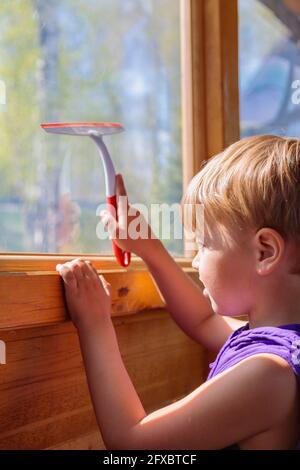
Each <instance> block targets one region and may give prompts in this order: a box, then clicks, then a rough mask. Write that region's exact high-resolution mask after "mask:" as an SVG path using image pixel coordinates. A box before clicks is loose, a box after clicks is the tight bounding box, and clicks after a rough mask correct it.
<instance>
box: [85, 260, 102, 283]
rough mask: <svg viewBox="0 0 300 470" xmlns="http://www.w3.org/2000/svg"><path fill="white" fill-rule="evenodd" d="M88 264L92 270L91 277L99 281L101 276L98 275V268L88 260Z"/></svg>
mask: <svg viewBox="0 0 300 470" xmlns="http://www.w3.org/2000/svg"><path fill="white" fill-rule="evenodd" d="M86 264H87V266H88V269H89V270H90V275H91V276H92V277H93V279H95V280H97V281H99V275H98V273H97V270H96V268H95V267H94V266H93V264H92V263H91V261H89V260H87V261H86Z"/></svg>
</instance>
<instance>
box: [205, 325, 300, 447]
mask: <svg viewBox="0 0 300 470" xmlns="http://www.w3.org/2000/svg"><path fill="white" fill-rule="evenodd" d="M260 353H272V354H277V355H278V356H280V357H282V358H283V359H285V360H286V361H287V362H288V363H289V364H290V366H291V367H292V369H293V371H294V373H295V375H296V377H297V381H298V385H299V387H300V324H298V323H294V324H289V325H281V326H276V327H274V326H262V327H258V328H251V329H249V323H247V324H246V325H245V326H242V327H241V328H238V329H237V330H235V331H234V332H233V333H232V334H231V335H230V336H229V338H228V340H227V341H226V343H225V344H224V345H223V347H222V348H221V350H220V351H219V353H218V355H217V357H216V360H215V361H214V362H212V363H211V364H209V367H210V368H211V371H210V372H209V374H208V377H207V380H209V379H211V378H212V377H215V376H216V375H217V374H219V373H220V372H223V371H224V370H226V369H228V368H229V367H231V366H233V365H234V364H237V363H238V362H240V361H242V360H243V359H245V358H246V357H248V356H252V355H253V354H260ZM296 449H297V450H300V441H299V442H298V445H297V448H296Z"/></svg>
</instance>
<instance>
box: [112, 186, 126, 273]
mask: <svg viewBox="0 0 300 470" xmlns="http://www.w3.org/2000/svg"><path fill="white" fill-rule="evenodd" d="M106 202H107V206H108V210H109V212H110V213H112V212H113V213H112V215H113V216H114V217H115V218H116V221H117V222H118V210H117V197H116V195H114V196H107V197H106ZM113 208H114V209H113ZM112 246H113V250H114V255H115V257H116V259H117V261H118V262H119V264H120V265H121V266H124V267H127V266H129V264H130V260H131V253H130V252H129V251H124V250H122V249H121V248H120V247H119V246H118V245H117V244H116V242H115V240H112Z"/></svg>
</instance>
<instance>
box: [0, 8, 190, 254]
mask: <svg viewBox="0 0 300 470" xmlns="http://www.w3.org/2000/svg"><path fill="white" fill-rule="evenodd" d="M179 3H180V1H179V0H160V1H158V0H1V2H0V55H1V61H0V142H1V145H0V224H1V230H0V250H1V251H2V252H47V253H61V252H64V253H68V252H78V253H81V252H82V253H85V252H86V253H87V252H88V253H112V248H111V242H110V240H109V239H106V240H100V239H99V238H98V237H97V235H96V230H97V225H98V224H99V223H101V222H99V217H98V216H97V215H96V210H97V208H98V207H99V205H101V204H102V205H103V204H105V180H104V171H103V167H102V162H101V160H100V157H99V154H98V151H97V148H96V146H95V144H94V142H93V141H92V140H91V139H89V138H87V137H70V136H57V135H48V134H46V133H45V132H44V131H43V130H41V129H40V127H39V125H40V123H41V122H47V121H48V122H57V121H58V122H66V121H67V122H68V121H69V122H72V121H77V122H80V121H81V122H82V121H109V122H120V123H122V125H123V126H124V127H125V132H123V133H121V134H117V135H113V136H107V137H106V138H105V142H106V145H107V147H108V148H109V151H110V153H111V156H112V159H113V162H114V165H115V169H116V172H117V173H122V174H123V177H124V181H125V184H126V187H127V191H128V195H129V199H130V202H131V203H133V204H136V203H138V204H145V205H146V206H147V208H148V211H149V214H150V205H151V204H163V203H167V204H169V205H170V206H171V205H172V204H173V203H175V204H178V206H179V202H180V198H181V196H182V163H181V158H182V153H181V98H180V75H181V74H180V18H179V12H180V7H179ZM158 214H159V212H158ZM178 214H179V213H178ZM178 214H177V215H178ZM158 217H159V216H158V215H157V218H158ZM160 220H161V216H160ZM171 220H173V219H172V216H171ZM149 221H150V220H149ZM151 223H152V225H154V226H156V227H160V231H159V233H157V235H159V236H160V238H162V240H163V241H164V243H165V246H166V247H167V248H168V249H169V250H170V251H171V252H172V253H174V254H182V252H183V243H182V240H181V239H178V240H177V239H175V238H174V233H173V230H172V227H171V230H170V236H169V235H168V234H164V233H163V232H162V230H161V228H162V227H161V225H160V222H159V221H158V220H151Z"/></svg>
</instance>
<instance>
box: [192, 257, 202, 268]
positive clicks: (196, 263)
mask: <svg viewBox="0 0 300 470" xmlns="http://www.w3.org/2000/svg"><path fill="white" fill-rule="evenodd" d="M199 255H200V253H197V255H196V256H195V258H194V259H193V261H192V267H193V268H194V269H197V270H198V269H199Z"/></svg>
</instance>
